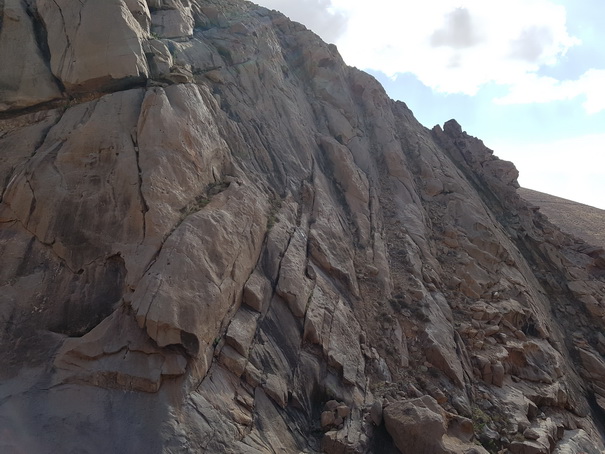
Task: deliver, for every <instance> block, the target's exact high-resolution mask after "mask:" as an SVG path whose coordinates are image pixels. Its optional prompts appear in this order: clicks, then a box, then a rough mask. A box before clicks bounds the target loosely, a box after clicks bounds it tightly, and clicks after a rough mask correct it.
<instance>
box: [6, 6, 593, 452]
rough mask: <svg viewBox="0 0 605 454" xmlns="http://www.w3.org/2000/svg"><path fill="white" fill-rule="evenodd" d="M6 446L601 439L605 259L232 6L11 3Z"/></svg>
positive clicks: (308, 42) (332, 58) (434, 136)
mask: <svg viewBox="0 0 605 454" xmlns="http://www.w3.org/2000/svg"><path fill="white" fill-rule="evenodd" d="M0 61H1V62H2V65H1V66H0V336H1V343H2V349H0V365H1V366H2V367H1V368H0V434H1V436H0V451H1V452H6V453H56V452H61V453H76V452H77V453H106V452H112V453H135V452H145V453H189V452H191V453H193V452H195V453H200V452H204V453H249V454H253V453H320V452H325V453H386V454H388V453H397V452H402V453H406V454H407V453H414V454H423V453H427V454H428V453H465V454H480V453H486V452H490V453H496V452H509V453H513V454H538V453H556V454H574V453H575V454H580V453H590V454H595V453H601V452H602V451H603V449H604V445H603V442H604V440H605V435H604V434H603V420H604V419H603V416H604V411H605V357H604V355H605V337H604V336H603V335H602V334H601V333H602V331H603V328H604V321H605V312H604V304H605V301H604V297H605V251H604V250H603V249H602V248H599V247H597V246H591V245H590V244H587V243H584V242H582V241H580V240H578V239H575V238H573V237H571V236H568V235H567V234H565V233H562V232H561V231H560V230H559V229H558V228H557V227H555V226H553V225H552V224H551V223H550V222H549V221H548V220H547V219H546V218H545V217H544V216H543V215H542V214H541V213H540V212H539V211H538V210H537V209H536V207H535V206H534V205H532V204H529V203H527V202H525V201H524V200H523V199H522V198H520V196H519V194H518V193H517V187H518V184H517V171H516V169H515V167H514V166H513V165H512V164H511V163H509V162H505V161H501V160H499V159H498V158H497V157H495V156H494V154H493V153H492V151H491V150H489V149H488V148H486V147H485V146H484V145H483V143H482V142H481V141H480V140H478V139H475V138H473V137H470V136H468V135H467V134H466V133H465V132H463V130H462V128H461V126H460V125H458V124H457V123H456V122H455V121H453V120H452V121H449V122H447V123H446V124H445V125H444V126H443V127H439V126H437V127H435V128H434V129H433V130H428V129H426V128H424V127H423V126H422V125H420V124H419V123H418V122H417V121H416V120H415V119H414V117H413V115H412V112H411V111H410V110H409V109H408V108H407V107H406V105H405V104H404V103H402V102H395V101H392V100H390V99H389V98H388V97H387V96H386V94H385V92H384V90H383V88H382V87H381V86H380V85H379V84H378V83H377V82H376V80H374V79H373V78H372V77H371V76H369V75H367V74H365V73H363V72H361V71H359V70H357V69H354V68H350V67H347V66H346V65H345V64H344V63H343V61H342V59H341V57H340V56H339V54H338V51H337V49H336V48H335V46H333V45H327V44H325V43H323V42H322V41H321V40H320V39H319V38H318V37H317V36H316V35H314V34H313V33H311V32H310V31H308V30H306V29H305V28H304V27H303V26H301V25H299V24H296V23H293V22H290V21H289V20H288V19H286V18H285V17H284V16H282V15H281V14H279V13H277V12H271V11H268V10H266V9H264V8H261V7H257V6H255V5H253V4H252V3H248V2H243V1H239V0H147V1H144V0H104V1H93V0H80V1H78V2H70V1H67V0H1V1H0Z"/></svg>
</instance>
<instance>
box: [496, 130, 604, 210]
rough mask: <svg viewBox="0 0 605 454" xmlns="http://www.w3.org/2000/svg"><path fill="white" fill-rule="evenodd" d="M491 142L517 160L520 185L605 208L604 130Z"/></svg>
mask: <svg viewBox="0 0 605 454" xmlns="http://www.w3.org/2000/svg"><path fill="white" fill-rule="evenodd" d="M488 146H490V148H493V149H494V151H495V154H496V155H497V156H499V157H500V158H502V159H506V160H510V161H513V162H514V163H515V166H516V167H517V169H518V170H519V174H520V175H519V183H520V184H521V186H524V187H528V188H530V189H535V190H537V191H541V192H545V193H547V194H552V195H557V196H559V197H563V198H566V199H569V200H574V201H576V202H580V203H584V204H586V205H591V206H594V207H597V208H601V209H605V179H604V178H603V169H604V168H605V134H591V135H585V136H579V137H572V138H568V139H563V140H556V141H550V142H541V143H533V144H527V143H513V142H501V143H490V144H488Z"/></svg>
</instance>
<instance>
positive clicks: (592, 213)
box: [518, 188, 605, 247]
mask: <svg viewBox="0 0 605 454" xmlns="http://www.w3.org/2000/svg"><path fill="white" fill-rule="evenodd" d="M518 192H519V195H521V197H523V198H524V199H525V200H527V201H529V202H531V203H533V204H534V205H537V206H539V207H540V212H541V213H543V214H544V215H546V216H547V217H548V219H550V221H551V222H552V223H553V224H556V225H558V226H559V227H560V228H561V229H562V230H564V231H565V232H567V233H571V234H572V235H575V236H577V237H579V238H582V239H583V240H584V241H586V242H588V243H590V244H593V245H595V246H604V247H605V210H601V209H599V208H594V207H591V206H589V205H584V204H581V203H577V202H572V201H571V200H567V199H562V198H561V197H555V196H553V195H549V194H544V193H542V192H538V191H534V190H532V189H525V188H521V189H519V190H518Z"/></svg>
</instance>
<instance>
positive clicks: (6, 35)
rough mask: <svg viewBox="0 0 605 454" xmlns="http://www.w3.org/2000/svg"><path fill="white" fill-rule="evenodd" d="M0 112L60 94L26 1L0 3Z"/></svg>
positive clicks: (15, 0)
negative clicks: (37, 36) (38, 40)
mask: <svg viewBox="0 0 605 454" xmlns="http://www.w3.org/2000/svg"><path fill="white" fill-rule="evenodd" d="M0 24H1V28H0V61H1V62H2V65H1V66H0V81H2V83H1V84H0V112H1V111H4V110H8V109H16V108H20V107H27V106H30V105H33V104H38V103H42V102H45V101H50V100H52V99H56V98H59V97H60V96H61V91H60V89H59V87H58V86H57V83H56V81H55V79H54V78H53V76H52V74H51V72H50V70H49V68H48V63H47V62H45V61H44V56H43V49H41V48H40V44H39V43H38V42H37V41H36V34H35V31H34V27H35V24H34V23H33V22H32V19H31V17H30V16H29V15H28V12H27V7H26V5H25V2H23V1H21V0H5V1H3V2H2V3H1V4H0Z"/></svg>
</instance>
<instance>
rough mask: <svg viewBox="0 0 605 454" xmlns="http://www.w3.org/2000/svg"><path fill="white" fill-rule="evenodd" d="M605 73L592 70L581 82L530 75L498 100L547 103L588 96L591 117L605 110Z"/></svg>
mask: <svg viewBox="0 0 605 454" xmlns="http://www.w3.org/2000/svg"><path fill="white" fill-rule="evenodd" d="M603 87H605V70H596V69H590V70H588V71H586V72H585V73H584V74H583V75H582V76H580V78H578V79H577V80H565V81H559V80H557V79H554V78H552V77H539V76H537V75H535V74H527V75H526V76H525V77H524V78H523V79H521V80H519V81H518V82H517V83H516V84H515V85H513V86H512V87H511V88H510V91H509V93H507V94H506V95H505V96H502V97H501V98H497V99H496V100H495V101H496V102H497V103H499V104H527V103H545V102H551V101H564V100H571V99H575V98H578V97H584V99H585V100H584V103H583V107H584V109H585V110H586V112H587V113H588V114H595V113H598V112H600V111H602V110H605V89H604V88H603Z"/></svg>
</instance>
